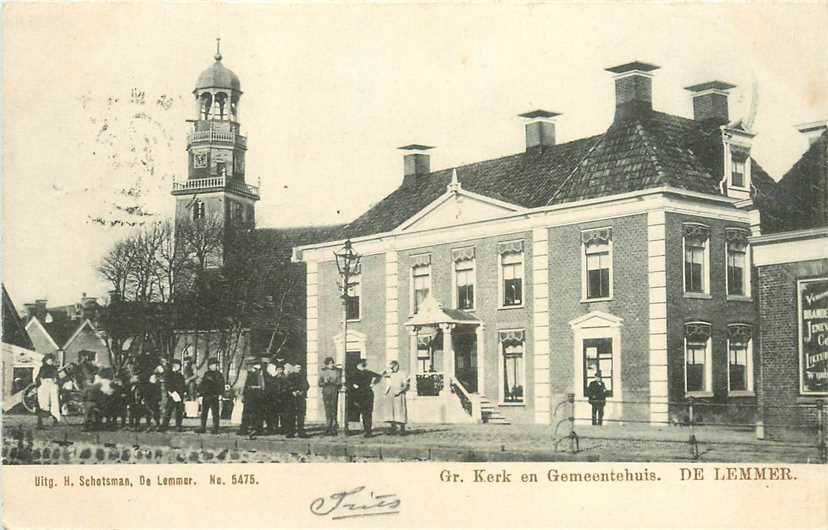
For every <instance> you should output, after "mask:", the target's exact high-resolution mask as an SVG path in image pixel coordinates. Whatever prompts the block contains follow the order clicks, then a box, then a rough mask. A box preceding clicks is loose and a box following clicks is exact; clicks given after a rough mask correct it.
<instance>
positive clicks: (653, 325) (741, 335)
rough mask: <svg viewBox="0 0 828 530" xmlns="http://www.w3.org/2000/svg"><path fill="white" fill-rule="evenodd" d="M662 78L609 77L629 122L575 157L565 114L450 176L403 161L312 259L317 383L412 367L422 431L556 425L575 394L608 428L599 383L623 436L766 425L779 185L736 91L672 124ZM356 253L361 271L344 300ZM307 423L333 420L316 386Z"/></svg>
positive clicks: (584, 417)
mask: <svg viewBox="0 0 828 530" xmlns="http://www.w3.org/2000/svg"><path fill="white" fill-rule="evenodd" d="M657 69H658V67H657V66H655V65H652V64H648V63H643V62H633V63H628V64H623V65H619V66H616V67H612V68H608V69H607V71H608V72H609V73H610V74H612V76H613V80H614V81H613V82H614V85H615V114H614V116H613V117H612V120H611V122H610V123H609V126H608V127H607V129H606V130H605V131H604V132H603V133H601V134H598V135H595V136H590V137H586V138H580V139H576V140H573V141H568V142H565V143H558V142H557V141H556V140H557V138H556V136H557V135H556V123H557V121H558V116H559V114H558V113H556V112H551V111H547V110H542V109H538V110H533V111H531V112H527V113H525V114H522V115H521V117H522V118H524V120H525V127H524V133H525V138H526V147H525V150H524V151H523V152H520V153H516V154H513V155H510V156H504V157H500V158H496V159H492V160H484V161H480V162H474V163H470V164H466V165H461V166H458V167H454V168H448V169H445V170H440V171H431V170H430V158H429V153H430V150H431V147H430V146H427V145H422V144H412V145H408V146H405V147H403V148H402V149H403V151H404V156H403V160H404V164H403V165H404V174H403V175H402V179H401V183H400V185H399V187H398V188H397V189H395V190H394V191H392V192H391V193H390V194H389V195H388V196H387V197H385V198H384V199H382V200H380V201H379V202H377V203H376V204H375V205H374V206H373V207H371V208H369V209H368V211H366V212H365V213H364V214H362V215H360V216H359V217H357V218H356V219H355V220H354V221H353V222H351V223H349V224H347V225H345V226H344V227H342V228H341V229H340V230H338V231H337V232H336V233H332V234H331V235H330V237H329V238H327V240H325V241H324V242H320V243H316V244H308V245H301V246H299V247H297V248H296V249H295V251H294V253H295V259H296V260H297V261H301V262H303V263H304V264H305V265H306V267H307V269H306V275H307V278H306V283H307V372H308V375H309V377H310V378H311V379H312V380H313V378H315V377H316V375H317V374H318V371H319V368H320V366H321V364H322V362H323V360H324V358H325V357H327V356H333V357H334V358H335V359H336V360H337V362H339V363H340V364H341V365H343V366H344V367H345V370H346V376H347V374H348V373H349V372H350V371H351V370H352V369H353V366H354V365H355V364H356V362H357V361H358V360H359V359H360V358H365V359H367V360H368V363H369V367H370V369H372V370H376V371H381V370H382V368H383V367H384V366H385V365H386V364H387V363H388V362H389V361H392V360H396V361H398V362H399V363H400V364H401V365H402V367H403V369H404V371H406V372H408V373H409V376H410V381H411V390H410V391H409V393H408V396H409V413H410V418H411V421H413V422H415V423H416V422H446V421H448V422H490V423H539V424H555V423H557V422H558V421H559V420H561V419H562V418H564V417H565V416H567V415H568V414H569V409H568V406H566V404H567V400H568V399H569V396H574V403H575V415H576V416H577V418H578V421H589V420H590V405H589V403H588V400H587V396H586V392H587V387H588V385H589V383H590V382H592V381H593V380H596V379H600V380H602V381H603V383H604V385H605V387H606V389H607V404H606V408H605V419H606V420H608V421H644V422H652V423H655V424H666V423H669V422H673V421H683V418H684V416H686V414H687V412H686V411H687V407H686V403H687V402H688V400H689V399H690V398H693V399H694V400H695V402H696V404H697V409H696V410H697V411H703V412H702V413H703V414H704V415H705V416H706V417H708V418H712V417H716V416H719V415H724V416H738V415H740V414H745V411H748V412H747V413H748V414H749V413H750V411H752V410H753V409H752V407H753V405H755V402H756V394H755V392H756V381H757V378H758V371H757V370H758V367H757V363H756V362H755V352H754V349H753V342H754V336H755V333H756V327H757V322H756V318H755V311H754V304H753V302H754V291H755V290H754V288H753V287H752V279H751V263H750V256H751V251H750V240H749V238H750V236H751V235H755V234H759V233H761V231H762V228H763V223H764V221H765V219H766V218H767V219H774V216H775V215H778V211H777V210H775V209H774V208H773V206H774V204H775V202H776V197H777V193H778V191H777V187H778V186H777V185H776V183H775V182H774V180H773V179H772V178H771V177H770V176H769V175H768V174H767V173H766V172H765V171H764V169H763V168H762V166H761V165H760V164H759V162H758V161H757V160H756V159H755V158H754V157H753V156H752V153H751V146H752V143H753V138H754V136H755V132H754V131H752V130H750V127H749V126H748V125H746V123H745V122H743V121H738V120H733V119H732V117H731V116H730V115H729V110H728V98H729V94H730V93H731V92H732V90H733V89H734V88H736V87H734V85H732V84H729V83H726V82H722V81H710V82H705V83H700V84H696V85H693V86H689V87H687V91H688V93H689V96H690V98H691V99H692V103H693V112H694V115H693V117H692V118H686V117H682V116H676V115H671V114H667V113H664V112H660V111H658V110H657V109H654V108H653V106H652V100H653V98H652V93H653V78H654V75H655V71H656V70H657ZM346 241H347V242H348V243H349V244H350V245H352V248H353V249H354V250H355V251H356V252H357V253H358V254H359V255H360V256H361V258H360V260H359V262H358V265H357V266H355V267H354V268H353V270H349V276H350V280H349V285H348V287H347V296H345V297H343V296H342V293H341V290H340V288H339V285H340V284H341V281H342V276H341V274H340V270H339V268H338V267H337V263H336V261H335V258H334V251H337V250H339V249H340V247H342V246H343V244H344V243H345V242H346ZM340 266H341V264H340ZM338 282H339V283H338ZM343 298H344V299H345V303H344V304H343ZM343 320H345V321H346V326H345V327H343ZM343 328H344V329H347V331H343ZM378 401H379V400H378ZM378 414H382V411H381V410H378ZM308 415H309V416H310V417H311V419H314V418H321V417H322V416H323V411H322V404H321V400H320V396H319V391H318V389H317V388H315V387H314V386H313V385H312V387H311V391H310V394H309V400H308Z"/></svg>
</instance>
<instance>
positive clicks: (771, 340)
mask: <svg viewBox="0 0 828 530" xmlns="http://www.w3.org/2000/svg"><path fill="white" fill-rule="evenodd" d="M825 275H828V260H814V261H803V262H800V263H784V264H779V265H767V266H763V267H758V271H757V277H758V289H757V296H758V298H759V314H760V316H761V319H762V329H761V348H760V354H759V359H760V362H759V364H760V368H761V382H760V387H759V389H758V390H759V395H760V406H761V408H762V412H763V416H764V421H765V433H766V435H767V436H769V437H771V438H781V437H783V436H784V435H785V434H786V433H785V431H786V430H787V429H802V428H803V427H804V428H805V429H806V430H807V429H809V428H812V427H813V426H814V425H815V423H816V414H815V411H816V409H815V408H814V404H815V401H816V400H815V399H814V398H812V397H802V396H800V393H799V391H800V387H799V346H798V340H799V328H798V322H797V295H796V282H797V280H800V279H803V278H810V277H817V276H825ZM826 401H828V399H826Z"/></svg>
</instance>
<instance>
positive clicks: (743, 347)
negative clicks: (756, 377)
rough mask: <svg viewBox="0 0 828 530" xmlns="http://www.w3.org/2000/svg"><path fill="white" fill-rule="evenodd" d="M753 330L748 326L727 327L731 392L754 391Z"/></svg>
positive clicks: (729, 386)
mask: <svg viewBox="0 0 828 530" xmlns="http://www.w3.org/2000/svg"><path fill="white" fill-rule="evenodd" d="M752 335H753V330H752V328H751V326H749V325H746V324H731V325H730V326H728V327H727V351H728V363H727V364H728V372H727V373H728V376H727V385H728V386H727V388H728V391H729V392H752V391H753V372H752V366H753V362H752V361H753V359H752V357H753V347H752V343H753V340H752Z"/></svg>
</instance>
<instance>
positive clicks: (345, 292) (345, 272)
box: [334, 238, 362, 435]
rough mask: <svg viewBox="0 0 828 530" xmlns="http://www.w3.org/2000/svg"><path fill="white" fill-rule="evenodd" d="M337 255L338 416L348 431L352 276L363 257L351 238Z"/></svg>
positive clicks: (344, 428)
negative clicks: (339, 321) (339, 324)
mask: <svg viewBox="0 0 828 530" xmlns="http://www.w3.org/2000/svg"><path fill="white" fill-rule="evenodd" d="M334 256H335V257H336V268H337V270H339V275H340V276H341V277H342V281H341V283H340V284H339V289H340V290H341V292H342V295H341V296H342V357H340V358H339V359H338V364H339V365H340V366H341V367H342V389H341V391H340V392H341V393H342V396H341V398H342V399H340V400H339V407H338V409H339V410H338V411H337V416H339V418H340V422H339V425H340V426H341V427H342V429H341V430H340V433H342V434H343V435H344V434H347V433H348V407H347V403H346V401H347V396H348V394H347V388H348V381H347V370H346V369H345V368H346V362H347V358H348V305H349V304H348V302H349V301H350V298H351V296H350V292H349V290H350V288H351V277H352V276H354V275H355V274H357V273H358V271H359V260H360V259H361V258H362V256H361V255H360V254H358V253H357V252H355V251H354V247H353V244H352V243H351V239H350V238H348V239H346V240H345V245H344V246H343V247H342V248H341V249H339V251H336V250H335V251H334Z"/></svg>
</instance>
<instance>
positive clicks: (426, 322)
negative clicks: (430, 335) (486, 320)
mask: <svg viewBox="0 0 828 530" xmlns="http://www.w3.org/2000/svg"><path fill="white" fill-rule="evenodd" d="M436 324H471V325H480V324H481V321H480V319H479V318H477V317H476V316H474V315H472V314H471V313H468V312H466V311H463V310H462V309H445V308H444V307H443V304H441V303H440V302H438V301H437V300H436V299H435V298H434V297H433V296H432V295H431V294H429V295H428V296H426V298H425V299H424V300H423V303H422V304H421V305H420V308H419V310H418V311H417V313H416V314H415V315H414V316H412V317H411V318H409V319H408V322H406V323H405V325H406V326H434V325H436Z"/></svg>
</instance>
